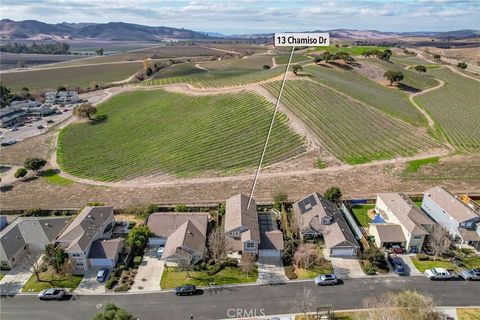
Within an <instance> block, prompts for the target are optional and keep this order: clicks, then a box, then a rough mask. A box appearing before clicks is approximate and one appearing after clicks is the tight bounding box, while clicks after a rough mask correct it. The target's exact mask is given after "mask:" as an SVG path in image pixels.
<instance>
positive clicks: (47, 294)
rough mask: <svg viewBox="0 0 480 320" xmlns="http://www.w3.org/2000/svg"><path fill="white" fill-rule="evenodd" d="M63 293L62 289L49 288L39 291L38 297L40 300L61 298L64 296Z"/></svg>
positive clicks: (64, 292)
mask: <svg viewBox="0 0 480 320" xmlns="http://www.w3.org/2000/svg"><path fill="white" fill-rule="evenodd" d="M65 294H66V291H65V290H64V289H57V288H50V289H44V290H42V291H40V293H39V294H38V298H39V299H40V300H61V299H63V297H65Z"/></svg>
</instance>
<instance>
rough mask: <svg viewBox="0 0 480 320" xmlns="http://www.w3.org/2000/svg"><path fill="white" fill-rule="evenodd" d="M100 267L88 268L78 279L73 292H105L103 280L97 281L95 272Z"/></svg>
mask: <svg viewBox="0 0 480 320" xmlns="http://www.w3.org/2000/svg"><path fill="white" fill-rule="evenodd" d="M100 269H101V268H100V267H98V268H90V269H89V270H87V272H86V273H85V275H84V276H83V278H82V281H80V284H79V285H78V287H77V289H75V290H74V291H73V292H75V293H80V294H98V293H105V282H103V283H99V282H98V281H97V273H98V271H99V270H100Z"/></svg>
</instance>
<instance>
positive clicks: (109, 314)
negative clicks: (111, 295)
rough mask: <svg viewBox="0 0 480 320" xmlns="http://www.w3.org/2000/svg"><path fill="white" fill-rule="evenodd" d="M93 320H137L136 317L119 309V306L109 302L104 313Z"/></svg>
mask: <svg viewBox="0 0 480 320" xmlns="http://www.w3.org/2000/svg"><path fill="white" fill-rule="evenodd" d="M93 320H135V317H134V316H132V315H131V314H130V313H128V312H127V311H125V310H123V309H121V308H119V307H117V305H115V304H113V303H111V302H108V303H107V304H106V305H105V307H104V308H103V310H102V311H99V312H97V313H96V314H95V316H94V317H93Z"/></svg>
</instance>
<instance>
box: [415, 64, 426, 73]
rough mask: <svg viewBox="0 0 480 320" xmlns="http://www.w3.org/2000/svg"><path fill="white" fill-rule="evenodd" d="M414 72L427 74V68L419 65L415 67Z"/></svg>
mask: <svg viewBox="0 0 480 320" xmlns="http://www.w3.org/2000/svg"><path fill="white" fill-rule="evenodd" d="M415 70H417V71H418V72H427V67H425V66H422V65H421V64H420V65H418V66H415Z"/></svg>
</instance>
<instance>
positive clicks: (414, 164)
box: [405, 157, 439, 173]
mask: <svg viewBox="0 0 480 320" xmlns="http://www.w3.org/2000/svg"><path fill="white" fill-rule="evenodd" d="M438 160H439V157H431V158H425V159H418V160H412V161H408V162H407V168H405V172H407V173H413V172H417V171H418V170H420V168H422V167H423V166H427V165H428V166H434V165H436V164H437V163H438Z"/></svg>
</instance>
